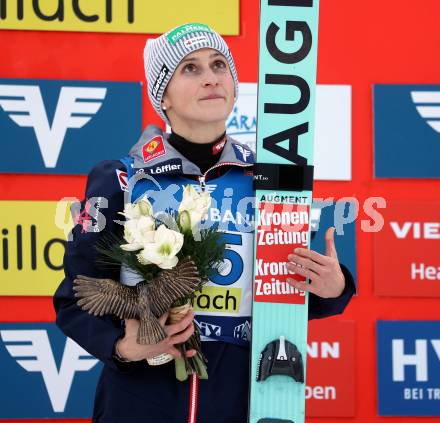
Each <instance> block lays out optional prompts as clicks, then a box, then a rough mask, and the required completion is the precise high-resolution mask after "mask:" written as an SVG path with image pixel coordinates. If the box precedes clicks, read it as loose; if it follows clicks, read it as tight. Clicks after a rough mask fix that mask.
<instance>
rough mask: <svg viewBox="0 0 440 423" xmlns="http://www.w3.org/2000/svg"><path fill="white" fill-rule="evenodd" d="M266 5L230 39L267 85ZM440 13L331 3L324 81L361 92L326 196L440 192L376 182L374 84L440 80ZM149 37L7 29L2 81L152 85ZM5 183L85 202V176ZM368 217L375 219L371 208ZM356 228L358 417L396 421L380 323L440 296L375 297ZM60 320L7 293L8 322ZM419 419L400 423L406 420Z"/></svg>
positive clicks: (405, 5) (366, 244)
mask: <svg viewBox="0 0 440 423" xmlns="http://www.w3.org/2000/svg"><path fill="white" fill-rule="evenodd" d="M258 3H259V2H257V0H241V6H240V8H241V28H240V34H241V35H240V36H238V37H226V38H227V42H228V44H229V45H230V47H231V50H232V52H233V54H234V57H235V59H236V62H237V67H238V72H239V77H240V81H241V82H256V80H257V53H258V42H257V40H258V20H257V17H258V9H257V5H258ZM439 16H440V2H439V1H438V0H423V2H419V3H416V2H409V1H401V0H386V1H384V0H368V1H367V0H364V1H353V0H321V11H320V29H319V31H320V33H319V54H318V83H320V84H349V85H351V86H352V109H353V115H352V116H353V118H352V119H353V121H352V127H353V129H352V143H353V147H352V151H353V153H352V154H353V156H352V168H353V172H352V173H353V178H352V181H350V182H318V183H317V184H316V190H315V196H316V197H327V196H334V197H336V198H339V197H344V196H355V197H357V198H358V200H359V201H360V202H361V204H362V202H363V201H364V200H365V199H366V198H368V197H369V196H382V197H384V198H385V199H405V198H406V196H407V193H408V192H411V193H412V200H413V201H416V200H424V199H432V198H435V196H438V194H437V193H436V192H438V188H439V182H438V181H436V180H375V179H374V178H373V155H372V152H373V148H372V139H373V133H372V85H373V84H375V83H439V82H440V81H439V75H440V73H439V63H440V62H439V55H438V51H439V46H440V31H439ZM145 39H146V37H145V36H144V35H131V34H97V33H68V32H67V33H63V32H42V31H41V32H38V31H22V32H21V31H0V40H1V44H0V45H1V46H2V49H1V50H2V51H1V59H0V77H2V78H32V79H36V78H42V79H73V80H104V81H105V80H112V81H143V80H144V71H143V64H142V51H143V47H144V43H145ZM143 101H144V115H143V119H144V124H146V123H147V122H148V123H160V121H159V118H158V117H156V115H155V113H154V112H153V111H152V109H151V107H150V106H149V104H147V102H146V98H144V100H143ZM0 186H1V190H0V200H58V199H60V198H61V197H63V196H76V197H82V196H83V191H84V186H85V177H83V176H53V175H32V176H27V175H5V174H2V175H0ZM360 217H361V218H362V217H364V218H366V216H363V215H362V212H361V215H360ZM356 226H357V228H356V230H357V234H356V236H357V256H358V275H359V277H358V286H359V295H358V297H357V298H355V299H353V301H352V302H351V304H350V305H349V307H348V309H347V311H346V312H345V314H344V316H342V317H336V319H343V320H355V321H356V337H355V342H356V344H355V351H356V360H355V362H356V372H355V375H356V396H355V398H356V404H355V409H356V417H355V418H354V419H351V420H352V421H356V422H368V423H376V422H377V423H379V422H385V421H386V422H389V420H390V419H389V418H381V417H378V416H377V399H376V392H377V382H376V358H375V357H376V352H375V348H376V346H375V321H376V320H377V319H405V320H412V319H414V320H425V319H426V320H428V319H431V320H436V319H439V318H440V311H439V307H438V299H435V298H431V299H429V298H381V297H376V296H374V293H373V243H372V234H368V233H363V232H361V230H360V225H359V224H357V225H356ZM54 317H55V316H54V312H53V310H52V305H51V298H47V297H43V298H30V297H28V298H23V297H0V321H2V322H27V321H42V322H52V321H54ZM345 420H346V419H345ZM417 420H419V418H402V417H399V418H398V421H399V422H402V423H405V422H414V421H417ZM69 421H71V422H75V420H69ZM79 421H82V422H84V420H78V422H79ZM309 421H310V422H318V421H321V422H327V423H333V422H339V421H341V419H335V418H332V419H330V418H328V419H323V418H321V419H310V420H309ZM431 421H433V420H432V419H431ZM436 421H437V419H436ZM34 422H37V421H36V420H34ZM38 422H43V420H41V421H38ZM11 423H12V421H11Z"/></svg>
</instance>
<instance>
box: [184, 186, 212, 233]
mask: <svg viewBox="0 0 440 423" xmlns="http://www.w3.org/2000/svg"><path fill="white" fill-rule="evenodd" d="M209 207H211V196H210V194H209V192H201V193H200V194H199V193H198V192H197V191H196V190H195V189H194V187H193V186H192V185H187V186H186V187H185V189H184V190H183V197H182V202H181V203H180V206H179V214H181V213H182V212H184V211H186V212H188V214H189V220H190V226H191V229H192V228H194V227H195V226H196V225H198V224H199V223H200V222H201V221H202V220H204V219H206V218H207V217H208V210H209ZM183 220H184V221H187V219H186V218H185V219H183ZM180 221H181V222H182V219H180ZM184 229H189V228H186V227H185V228H184Z"/></svg>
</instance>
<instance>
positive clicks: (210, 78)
mask: <svg viewBox="0 0 440 423" xmlns="http://www.w3.org/2000/svg"><path fill="white" fill-rule="evenodd" d="M217 84H218V76H217V74H216V73H215V72H214V71H213V70H212V69H211V68H209V69H206V70H205V71H204V72H203V85H204V86H207V85H217Z"/></svg>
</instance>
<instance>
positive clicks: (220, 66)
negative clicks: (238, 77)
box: [214, 60, 226, 69]
mask: <svg viewBox="0 0 440 423" xmlns="http://www.w3.org/2000/svg"><path fill="white" fill-rule="evenodd" d="M214 67H216V68H217V69H224V68H226V63H225V62H223V60H216V62H215V63H214Z"/></svg>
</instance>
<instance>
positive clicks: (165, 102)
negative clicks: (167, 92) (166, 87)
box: [160, 96, 170, 110]
mask: <svg viewBox="0 0 440 423" xmlns="http://www.w3.org/2000/svg"><path fill="white" fill-rule="evenodd" d="M169 103H170V102H169V101H168V99H167V98H166V97H165V96H163V97H162V101H161V102H160V108H161V109H162V110H167V109H169V108H170V104H169Z"/></svg>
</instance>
